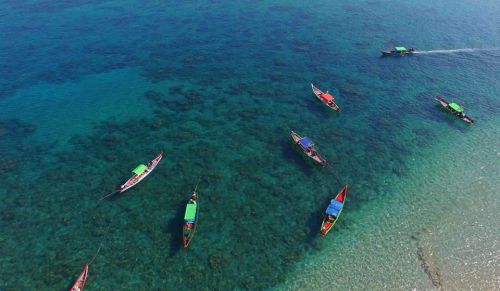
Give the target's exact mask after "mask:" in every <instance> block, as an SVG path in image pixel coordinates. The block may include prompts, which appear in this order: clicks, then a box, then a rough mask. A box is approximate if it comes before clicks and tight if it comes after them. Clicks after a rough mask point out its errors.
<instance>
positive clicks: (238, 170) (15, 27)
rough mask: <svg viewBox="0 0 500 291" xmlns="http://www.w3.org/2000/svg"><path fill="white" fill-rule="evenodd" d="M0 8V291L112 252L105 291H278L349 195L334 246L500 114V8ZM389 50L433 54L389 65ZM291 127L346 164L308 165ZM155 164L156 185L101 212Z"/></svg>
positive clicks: (101, 263)
mask: <svg viewBox="0 0 500 291" xmlns="http://www.w3.org/2000/svg"><path fill="white" fill-rule="evenodd" d="M0 13H1V16H2V17H0V39H1V40H2V41H1V42H0V113H1V115H0V116H1V117H0V118H1V119H0V155H1V157H0V158H1V161H0V172H1V173H2V175H0V197H2V205H1V206H0V207H1V208H0V213H1V216H0V218H1V221H0V223H1V226H0V227H1V229H2V232H1V234H0V266H1V267H0V270H1V271H0V289H6V290H10V289H13V290H16V289H34V288H35V286H36V288H41V289H64V288H67V287H68V286H70V285H71V283H72V282H73V281H74V280H75V279H76V277H77V276H78V274H79V272H80V271H81V268H83V265H84V263H85V262H86V261H88V260H90V259H91V258H92V256H93V255H94V253H95V252H96V250H97V249H98V247H99V245H102V246H103V247H102V249H101V252H100V254H99V255H98V257H97V258H96V261H95V262H94V263H93V265H92V266H91V271H90V276H89V281H88V288H89V289H91V290H92V289H96V290H109V289H111V288H113V287H112V286H117V285H120V286H123V289H128V290H146V289H147V290H152V289H153V290H154V289H173V288H174V287H175V288H180V289H193V288H197V289H202V290H205V289H207V290H211V289H238V288H240V289H265V288H272V287H275V286H277V285H278V284H280V283H281V282H283V281H284V280H285V278H286V277H287V276H288V274H289V270H290V268H291V267H292V266H294V264H296V263H297V262H300V261H301V259H303V258H304V256H305V255H306V254H310V253H314V252H321V251H322V250H324V249H327V248H329V247H331V242H332V241H334V240H335V238H333V239H332V240H330V241H328V240H319V239H318V236H317V232H318V228H319V224H320V223H321V211H322V210H323V208H324V206H325V205H326V204H327V203H328V200H329V199H330V197H331V196H332V195H334V194H335V193H337V192H338V190H339V189H340V188H341V186H342V185H343V184H344V183H347V182H348V183H349V184H350V185H351V186H350V194H349V198H348V204H347V206H346V209H345V211H344V214H343V215H344V216H345V217H344V219H343V220H341V221H339V223H338V224H337V225H336V228H337V229H338V230H337V229H336V230H335V231H334V232H333V233H334V236H335V235H336V234H335V233H336V231H338V235H342V234H343V233H346V232H348V231H349V225H350V224H355V223H356V221H353V219H352V218H349V212H351V213H356V212H357V211H358V212H360V211H361V210H360V209H361V207H363V206H364V205H369V204H370V203H373V202H374V201H377V200H380V199H383V198H384V197H386V196H389V195H391V186H390V185H387V183H384V182H383V181H386V180H391V179H402V178H407V176H406V175H407V174H406V173H407V171H408V170H409V169H410V168H411V163H409V162H408V157H410V156H421V157H426V158H432V157H430V156H426V152H425V149H427V148H429V147H431V146H432V145H435V144H436V143H450V144H452V142H451V141H450V140H452V139H450V138H440V137H443V132H446V133H447V134H450V135H453V134H457V135H458V134H468V133H470V132H471V131H472V130H483V131H485V132H491V128H490V127H483V128H481V123H485V124H491V123H494V121H496V120H498V112H499V109H500V99H499V98H498V92H500V83H499V81H498V80H499V79H500V59H499V57H500V50H499V48H500V31H499V26H500V23H499V22H498V19H499V17H498V15H500V5H499V4H498V3H497V2H496V1H483V2H481V3H476V2H473V1H464V2H461V3H452V1H447V0H446V1H445V0H443V1H420V2H418V3H416V2H392V1H361V2H356V3H342V2H330V1H313V2H309V1H295V2H293V3H290V1H278V2H276V1H264V2H261V3H260V4H255V1H236V2H235V1H197V2H195V1H183V2H182V3H179V2H177V1H24V2H19V1H3V2H2V3H0ZM394 45H406V46H412V47H415V48H417V50H420V51H421V52H422V54H416V55H414V56H408V57H401V58H381V57H380V56H379V55H380V50H382V49H387V48H390V47H392V46H394ZM456 49H465V50H458V51H454V50H456ZM310 82H314V83H315V84H316V85H317V86H318V87H320V88H322V89H324V90H327V89H328V90H330V91H332V92H333V93H334V94H335V95H336V96H337V100H338V104H339V106H340V107H341V108H342V109H341V112H340V113H335V112H331V111H328V110H327V109H326V108H324V106H322V105H321V104H320V103H318V102H317V101H316V100H315V99H314V97H313V95H312V93H311V91H310ZM435 95H442V96H445V97H446V98H448V99H452V100H457V101H459V102H461V103H463V104H464V105H465V106H466V109H467V112H468V113H469V114H470V115H471V116H473V117H474V118H476V119H477V120H478V125H477V126H476V127H470V126H466V125H464V124H462V123H460V121H458V120H456V119H454V118H453V117H451V116H449V115H447V114H446V112H444V111H443V110H441V109H440V108H439V107H438V106H437V105H436V103H435V102H434V100H433V97H434V96H435ZM290 129H293V130H296V131H297V132H299V133H300V134H303V135H308V136H309V137H311V138H312V139H313V140H314V142H315V143H316V145H317V147H318V150H320V152H321V153H322V154H323V155H324V156H325V157H326V159H327V160H329V161H330V163H331V165H332V166H331V167H328V168H318V167H316V166H315V165H313V164H311V163H310V162H309V161H307V160H305V159H303V158H302V157H301V154H300V152H299V151H297V149H296V148H295V147H294V145H293V144H292V143H291V142H290V138H289V130H290ZM160 150H164V151H165V152H166V157H165V159H164V161H162V163H161V164H160V165H159V166H158V168H157V170H155V172H154V173H152V174H151V175H150V176H149V177H148V178H147V179H146V180H144V181H143V182H142V183H141V184H140V185H138V186H137V187H136V188H134V189H132V190H130V191H128V192H126V193H124V194H123V195H121V196H118V197H116V198H114V199H111V200H109V201H103V202H98V199H99V198H100V197H101V196H103V195H105V194H107V193H109V192H110V191H111V190H112V189H113V188H114V187H115V186H116V185H117V184H119V183H120V182H121V181H123V180H124V179H126V178H128V176H129V174H130V170H132V169H133V168H134V167H135V166H136V165H137V164H139V163H143V162H147V161H148V160H149V159H151V158H152V157H153V156H154V155H155V154H156V153H157V152H159V151H160ZM199 177H201V182H200V185H199V192H200V205H201V206H200V207H201V213H200V225H199V227H198V233H197V234H196V236H195V238H194V241H193V243H192V246H191V247H190V249H189V250H187V251H185V250H182V249H181V248H180V243H181V242H180V230H181V226H180V224H181V221H182V211H183V207H184V205H185V203H186V200H187V199H188V198H189V195H190V191H191V190H192V188H193V187H194V185H195V184H196V181H197V180H198V178H199ZM354 259H355V258H353V260H354Z"/></svg>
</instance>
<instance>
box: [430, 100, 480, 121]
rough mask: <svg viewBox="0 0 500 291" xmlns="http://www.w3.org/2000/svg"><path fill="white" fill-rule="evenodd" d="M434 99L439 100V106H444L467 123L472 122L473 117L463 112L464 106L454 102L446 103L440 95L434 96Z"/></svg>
mask: <svg viewBox="0 0 500 291" xmlns="http://www.w3.org/2000/svg"><path fill="white" fill-rule="evenodd" d="M436 100H437V101H438V102H439V104H441V106H443V107H444V108H446V110H448V111H450V112H451V113H452V114H453V115H455V116H457V117H458V118H460V119H462V120H463V121H465V122H467V123H469V124H474V119H472V118H470V117H469V116H467V115H465V114H464V107H463V106H462V105H460V104H457V103H455V102H451V103H448V101H446V100H444V99H443V98H441V97H440V96H436Z"/></svg>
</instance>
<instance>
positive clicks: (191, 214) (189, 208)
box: [184, 203, 196, 222]
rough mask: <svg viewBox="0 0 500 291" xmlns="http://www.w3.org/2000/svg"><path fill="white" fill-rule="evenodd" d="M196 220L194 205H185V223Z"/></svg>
mask: <svg viewBox="0 0 500 291" xmlns="http://www.w3.org/2000/svg"><path fill="white" fill-rule="evenodd" d="M195 218H196V204H192V203H189V204H188V205H186V213H184V220H185V221H188V222H189V221H194V220H195Z"/></svg>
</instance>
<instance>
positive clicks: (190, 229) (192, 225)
mask: <svg viewBox="0 0 500 291" xmlns="http://www.w3.org/2000/svg"><path fill="white" fill-rule="evenodd" d="M199 210H200V208H199V207H198V194H197V193H196V188H195V189H194V191H193V194H192V195H191V198H189V201H188V203H187V205H186V212H185V213H184V224H183V226H182V244H183V245H184V248H187V247H188V246H189V243H191V240H192V239H193V237H194V233H195V232H196V225H197V224H198V212H199Z"/></svg>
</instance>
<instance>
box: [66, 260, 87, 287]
mask: <svg viewBox="0 0 500 291" xmlns="http://www.w3.org/2000/svg"><path fill="white" fill-rule="evenodd" d="M88 272H89V264H85V268H83V271H82V273H81V274H80V276H78V279H76V282H75V284H73V287H71V289H69V291H83V288H85V282H87V274H88Z"/></svg>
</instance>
